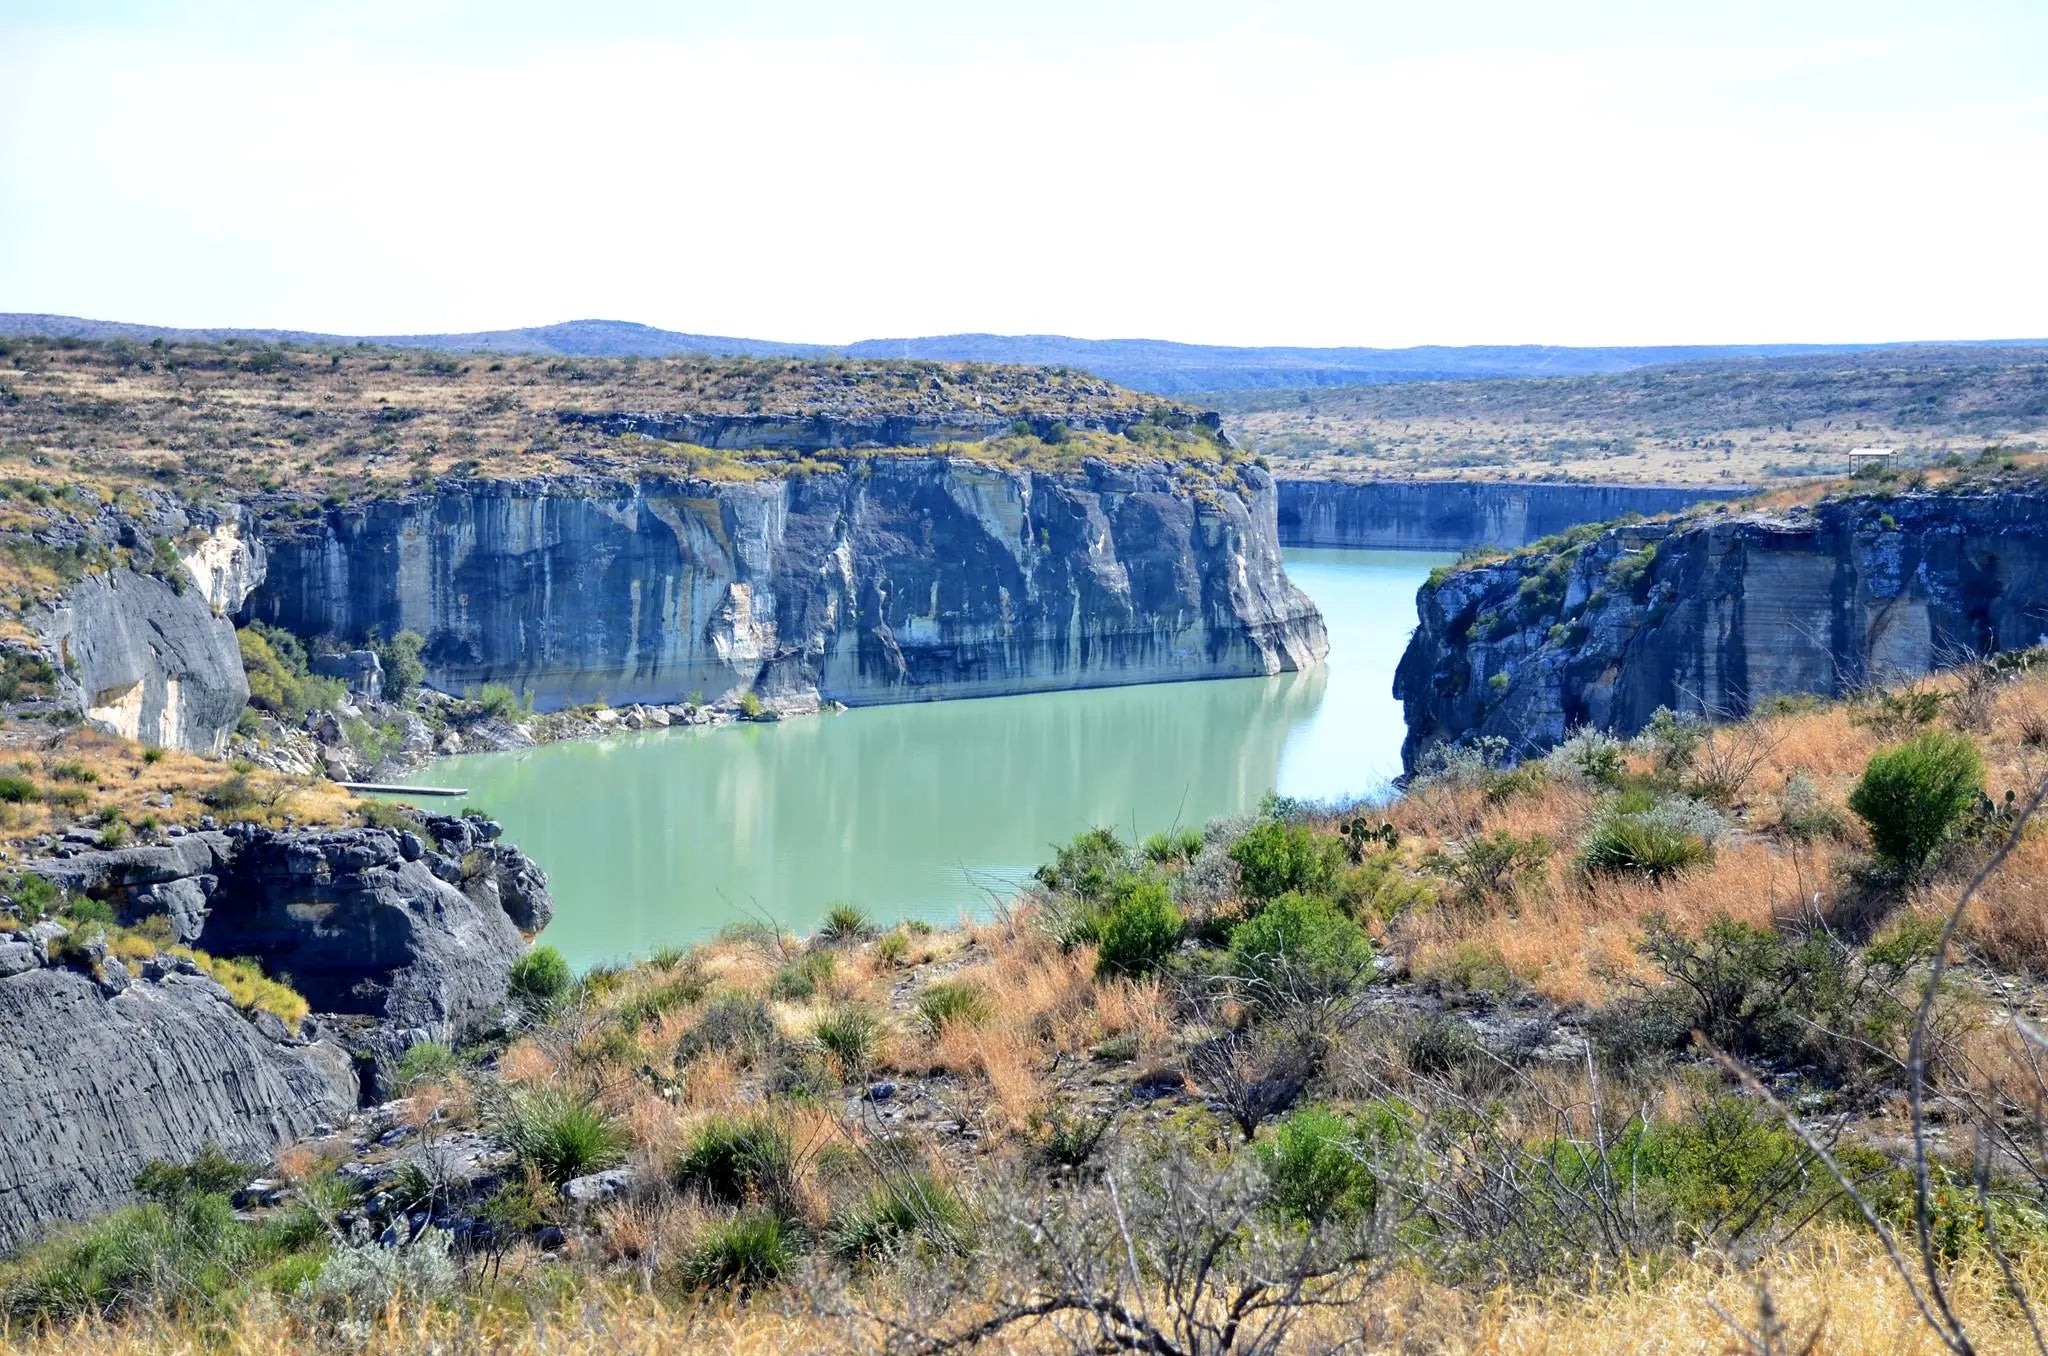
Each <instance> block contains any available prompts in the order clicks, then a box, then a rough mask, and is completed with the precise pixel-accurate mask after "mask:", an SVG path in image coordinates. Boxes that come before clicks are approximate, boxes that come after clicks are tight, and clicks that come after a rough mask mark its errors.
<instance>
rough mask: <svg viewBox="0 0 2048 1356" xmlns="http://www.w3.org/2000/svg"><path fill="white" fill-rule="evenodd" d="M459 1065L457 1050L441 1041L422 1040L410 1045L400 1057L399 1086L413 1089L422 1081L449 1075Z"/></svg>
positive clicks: (409, 1089)
mask: <svg viewBox="0 0 2048 1356" xmlns="http://www.w3.org/2000/svg"><path fill="white" fill-rule="evenodd" d="M457 1067H458V1065H457V1064H456V1060H455V1052H454V1051H453V1050H450V1049H449V1048H448V1047H447V1046H445V1045H443V1044H441V1042H439V1041H421V1042H420V1043H419V1044H418V1045H414V1046H408V1047H407V1049H406V1052H405V1053H404V1054H403V1055H400V1056H399V1058H398V1086H399V1089H400V1090H401V1091H407V1092H409V1091H411V1090H412V1089H413V1088H416V1087H418V1086H419V1085H420V1084H422V1083H432V1082H434V1081H435V1080H437V1079H442V1078H446V1077H448V1075H450V1074H452V1073H454V1072H455V1070H456V1068H457Z"/></svg>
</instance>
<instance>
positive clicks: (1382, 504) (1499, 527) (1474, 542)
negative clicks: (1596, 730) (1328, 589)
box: [1279, 479, 1750, 551]
mask: <svg viewBox="0 0 2048 1356" xmlns="http://www.w3.org/2000/svg"><path fill="white" fill-rule="evenodd" d="M1279 486H1280V544H1281V545H1283V546H1349V547H1374V548H1385V549H1389V550H1402V551H1463V550H1466V549H1467V548H1470V547H1478V546H1494V547H1504V548H1509V549H1512V548H1514V547H1518V546H1527V545H1529V544H1530V543H1531V542H1535V541H1540V540H1542V539H1543V538H1544V537H1548V536H1553V535H1555V534H1557V533H1559V532H1563V531H1565V530H1567V529H1569V528H1574V527H1578V526H1579V525H1581V524H1582V523H1605V522H1612V521H1613V520H1614V519H1616V518H1621V517H1625V516H1627V515H1629V514H1632V513H1633V514H1640V515H1642V516H1644V517H1650V516H1653V515H1655V514H1659V513H1677V512H1680V511H1681V510H1684V509H1688V508H1691V507H1692V506H1693V505H1694V504H1697V503H1700V502H1701V501H1702V500H1708V499H1731V498H1735V497H1738V496H1740V495H1744V494H1747V493H1749V492H1750V491H1749V487H1748V486H1746V485H1736V486H1730V487H1727V488H1724V489H1706V488H1700V487H1696V486H1672V485H1564V484H1558V485H1538V484H1521V483H1516V482H1509V481H1483V480H1383V481H1345V480H1297V479H1283V480H1281V481H1280V482H1279Z"/></svg>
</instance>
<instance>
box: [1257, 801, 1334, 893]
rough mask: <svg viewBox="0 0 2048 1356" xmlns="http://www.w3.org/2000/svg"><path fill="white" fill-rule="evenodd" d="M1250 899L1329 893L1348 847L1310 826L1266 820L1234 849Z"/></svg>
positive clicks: (1258, 824)
mask: <svg viewBox="0 0 2048 1356" xmlns="http://www.w3.org/2000/svg"><path fill="white" fill-rule="evenodd" d="M1230 860H1232V861H1233V862H1236V863H1237V875H1238V882H1239V884H1240V885H1241V886H1242V887H1243V889H1244V893H1245V895H1246V896H1247V897H1249V898H1251V899H1255V900H1266V899H1277V898H1278V897H1279V896H1281V895H1284V894H1286V893H1288V892H1289V891H1299V892H1303V893H1309V894H1324V893H1328V891H1329V890H1330V887H1331V886H1332V885H1333V884H1335V882H1336V879H1337V872H1338V870H1339V868H1340V866H1341V865H1342V863H1343V860H1344V845H1343V843H1341V842H1339V841H1338V840H1337V839H1335V838H1332V837H1329V836H1328V835H1325V834H1319V833H1317V832H1316V831H1315V830H1314V829H1312V828H1310V827H1309V826H1308V825H1306V824H1283V823H1281V822H1280V821H1279V820H1277V819H1265V820H1261V821H1260V822H1259V823H1257V824H1255V825H1254V826H1253V827H1252V829H1251V831H1250V832H1249V833H1247V834H1245V836H1244V837H1242V838H1240V839H1238V840H1237V841H1236V842H1235V843H1233V844H1231V846H1230Z"/></svg>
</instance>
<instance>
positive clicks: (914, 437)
mask: <svg viewBox="0 0 2048 1356" xmlns="http://www.w3.org/2000/svg"><path fill="white" fill-rule="evenodd" d="M1182 417H1183V416H1182V415H1181V413H1180V412H1179V411H1173V410H1165V409H1147V408H1144V407H1130V408H1122V409H1119V408H1115V407H1107V408H1102V409H1097V410H1094V411H1092V412H1091V411H1088V410H1086V409H1075V410H1071V411H1063V412H1062V413H1061V414H1060V415H1059V416H1058V417H1057V418H1055V417H1054V416H1052V415H1040V416H1037V417H1034V418H1026V419H1023V420H1021V421H1020V420H1019V419H1018V418H1017V417H1016V416H1015V415H1005V414H1001V413H998V412H997V411H996V410H995V409H994V408H993V407H991V408H990V409H989V410H988V411H987V412H986V413H983V412H981V411H979V410H977V409H973V408H969V407H965V406H955V407H949V408H944V409H940V408H934V409H933V410H932V411H930V412H927V413H900V414H876V415H873V416H871V417H867V418H854V417H849V416H848V415H845V414H823V413H819V414H808V415H806V414H663V413H645V414H639V413H627V412H621V413H603V414H598V413H586V412H583V411H575V410H570V411H564V412H563V413H562V414H561V415H560V418H561V420H562V422H563V423H565V424H587V425H591V426H594V427H596V428H599V429H602V430H603V431H604V432H605V433H607V434H609V435H611V436H612V437H618V436H619V435H621V434H627V433H631V434H637V435H639V436H640V437H643V438H659V439H663V440H665V441H668V442H680V443H693V444H695V445H697V446H698V447H717V448H728V449H737V448H753V449H771V450H779V451H790V452H821V451H826V450H830V449H834V448H891V447H936V446H937V445H938V444H940V443H947V442H980V441H982V440H983V439H986V438H993V437H997V436H999V435H1001V434H1004V433H1007V432H1009V431H1010V429H1011V428H1012V427H1014V426H1015V425H1016V424H1018V423H1019V422H1022V423H1024V424H1025V425H1027V426H1029V427H1030V428H1031V430H1032V431H1033V432H1034V433H1037V434H1039V435H1040V436H1044V435H1045V434H1047V433H1049V432H1050V431H1051V430H1052V427H1053V425H1054V424H1055V423H1063V424H1066V425H1067V426H1068V427H1071V428H1085V429H1099V430H1101V431H1102V432H1105V433H1122V432H1124V431H1125V430H1126V429H1128V428H1130V427H1131V426H1132V425H1133V424H1136V423H1138V422H1139V421H1140V420H1144V419H1152V420H1156V421H1165V422H1172V421H1175V420H1178V419H1180V418H1182ZM1187 423H1188V424H1196V425H1200V426H1201V427H1203V428H1207V429H1210V430H1212V431H1215V430H1220V429H1221V428H1222V424H1223V421H1222V418H1221V416H1219V415H1217V414H1216V413H1215V412H1214V411H1201V412H1199V413H1193V414H1192V415H1191V416H1189V417H1187Z"/></svg>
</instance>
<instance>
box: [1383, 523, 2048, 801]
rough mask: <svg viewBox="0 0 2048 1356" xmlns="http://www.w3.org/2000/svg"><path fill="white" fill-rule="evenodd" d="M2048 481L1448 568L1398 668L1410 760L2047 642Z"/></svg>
mask: <svg viewBox="0 0 2048 1356" xmlns="http://www.w3.org/2000/svg"><path fill="white" fill-rule="evenodd" d="M2044 523H2048V491H2043V490H2042V489H2040V488H2039V487H2038V486H2021V487H2018V488H2009V489H1996V490H1986V491H1981V492H1978V491H1973V492H1967V493H1959V492H1927V493H1914V494H1899V495H1866V496H1858V497H1854V498H1844V499H1836V500H1830V501H1825V502H1823V503H1821V504H1819V505H1817V506H1815V507H1812V508H1795V509H1791V510H1787V511H1784V512H1759V513H1746V514H1729V513H1726V512H1722V513H1710V514H1704V515H1699V516H1695V517H1693V518H1690V519H1686V520H1681V521H1678V522H1670V523H1639V524H1635V525H1632V526H1625V527H1616V528H1612V529H1608V530H1606V531H1604V532H1599V533H1597V534H1592V535H1590V536H1588V537H1583V538H1581V539H1579V540H1576V541H1569V542H1568V543H1567V544H1566V545H1565V546H1563V547H1562V548H1561V549H1558V550H1554V551H1548V552H1536V553H1527V554H1523V555H1517V556H1511V557H1509V558H1507V559H1505V560H1500V561H1495V562H1493V563H1490V564H1484V565H1476V566H1472V567H1469V568H1465V569H1459V570H1455V571H1451V572H1448V573H1446V574H1443V575H1441V576H1439V577H1437V578H1434V579H1432V581H1431V582H1430V583H1429V584H1427V585H1425V586H1424V587H1423V589H1422V590H1421V592H1420V594H1419V595H1418V598H1417V611H1418V615H1419V625H1418V626H1417V628H1416V631H1415V634H1414V637H1413V639H1412V640H1411V641H1410V642H1409V646H1408V650H1407V653H1406V654H1405V655H1403V656H1402V659H1401V665H1400V668H1399V670H1398V671H1397V673H1396V675H1395V679H1394V692H1395V695H1396V696H1398V697H1399V698H1401V700H1402V703H1403V705H1404V706H1405V708H1406V712H1407V721H1408V736H1407V741H1406V743H1405V744H1404V745H1403V750H1402V752H1403V758H1404V759H1405V761H1406V762H1407V764H1408V766H1409V768H1410V769H1411V770H1412V769H1413V768H1414V767H1415V765H1416V762H1417V760H1418V759H1419V758H1420V756H1421V755H1422V754H1423V753H1424V752H1425V751H1426V750H1428V749H1429V748H1430V747H1431V746H1433V745H1436V744H1442V743H1450V744H1455V743H1460V742H1467V741H1470V740H1472V739H1473V738H1475V737H1480V736H1498V737H1499V738H1501V739H1503V740H1505V741H1506V743H1507V746H1508V747H1509V748H1510V750H1512V751H1513V752H1515V753H1518V754H1527V753H1532V752H1536V751H1539V750H1541V749H1544V748H1548V747H1549V746H1550V745H1552V744H1554V743H1556V742H1558V741H1559V740H1561V739H1562V738H1563V737H1564V735H1565V733H1566V732H1567V731H1568V730H1570V729H1572V728H1574V727H1576V726H1580V725H1589V726H1595V727H1598V728H1601V729H1605V730H1609V731H1612V732H1615V733H1620V734H1629V733H1634V732H1635V731H1638V730H1640V729H1642V728H1643V726H1644V725H1645V724H1647V723H1648V721H1649V719H1650V717H1651V716H1652V715H1653V714H1654V713H1655V712H1656V710H1657V708H1658V707H1660V706H1668V707H1670V708H1672V709H1673V710H1675V711H1681V712H1698V713H1707V714H1712V715H1716V716H1721V717H1739V716H1742V715H1744V714H1746V713H1747V712H1748V711H1749V710H1750V709H1751V708H1752V706H1753V705H1754V704H1755V703H1757V702H1759V701H1762V700H1764V699H1765V698H1768V697H1773V696H1778V695H1781V694H1786V693H1799V692H1810V693H1816V694H1819V695H1823V696H1840V695H1843V694H1845V693H1847V692H1850V691H1853V690H1855V689H1857V688H1860V687H1863V686H1866V685H1868V684H1871V683H1873V682H1880V681H1896V680H1898V679H1901V678H1904V677H1910V676H1914V675H1918V674H1923V673H1927V672H1929V671H1931V670H1932V669H1934V668H1937V667H1939V666H1941V665H1942V664H1943V663H1944V662H1952V661H1953V660H1954V659H1956V658H1960V657H1963V656H1967V655H1977V654H1990V653H1995V652H1997V651H2000V650H2007V649H2018V648H2024V647H2027V646H2032V645H2038V644H2041V643H2043V641H2044V639H2048V540H2044V538H2043V535H2042V532H2041V527H2042V524H2044Z"/></svg>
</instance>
